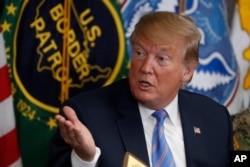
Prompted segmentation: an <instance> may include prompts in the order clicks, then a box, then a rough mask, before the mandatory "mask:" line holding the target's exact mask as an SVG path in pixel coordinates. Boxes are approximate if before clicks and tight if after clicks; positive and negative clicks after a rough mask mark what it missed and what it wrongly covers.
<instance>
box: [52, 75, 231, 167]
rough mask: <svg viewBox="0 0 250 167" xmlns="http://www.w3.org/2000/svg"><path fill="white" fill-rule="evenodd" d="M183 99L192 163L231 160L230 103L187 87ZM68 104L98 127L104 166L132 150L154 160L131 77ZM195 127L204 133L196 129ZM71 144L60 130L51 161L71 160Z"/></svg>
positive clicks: (115, 165)
mask: <svg viewBox="0 0 250 167" xmlns="http://www.w3.org/2000/svg"><path fill="white" fill-rule="evenodd" d="M178 104H179V110H180V117H181V122H182V128H183V136H184V144H185V153H186V163H187V166H188V167H225V166H228V161H229V150H230V149H233V144H232V126H231V121H230V116H229V113H228V111H227V109H226V108H225V107H223V106H222V105H219V104H218V103H216V102H214V101H213V100H211V99H209V98H207V97H205V96H203V95H198V94H195V93H191V92H188V91H185V90H180V91H179V101H178ZM64 105H69V106H71V107H73V108H74V109H75V111H76V112H77V115H78V117H79V119H80V120H81V121H82V122H83V123H84V124H85V125H86V126H87V127H88V129H89V130H90V132H91V133H92V135H93V137H94V140H95V143H96V145H97V146H98V147H99V148H100V149H101V156H100V159H99V166H100V167H121V166H122V162H123V157H124V154H125V152H126V151H129V152H131V153H132V154H134V155H135V156H137V157H138V158H140V159H141V160H142V161H144V162H145V163H146V164H149V159H148V153H147V148H146V141H145V137H144V132H143V127H142V121H141V117H140V113H139V109H138V104H137V101H136V100H135V99H134V98H133V97H132V95H131V93H130V89H129V84H128V80H127V79H124V80H121V81H118V82H115V83H114V84H112V85H110V86H107V87H104V88H99V89H96V90H92V91H88V92H85V93H81V94H80V95H78V96H76V97H73V98H71V99H70V100H68V101H66V102H65V103H64ZM61 114H62V113H61ZM194 127H198V128H199V129H200V131H201V133H200V134H195V133H194ZM71 150H72V149H71V148H70V146H68V145H67V144H65V142H64V140H63V139H62V138H61V137H60V133H59V132H58V131H57V132H56V134H55V136H54V137H53V139H52V142H51V147H50V153H51V155H50V159H49V165H48V166H54V167H55V166H58V167H62V166H71V158H70V155H71ZM177 161H178V160H177Z"/></svg>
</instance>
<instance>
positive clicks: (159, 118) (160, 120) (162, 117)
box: [152, 109, 168, 124]
mask: <svg viewBox="0 0 250 167" xmlns="http://www.w3.org/2000/svg"><path fill="white" fill-rule="evenodd" d="M167 115H168V113H167V112H166V111H165V110H164V109H162V110H157V111H155V112H154V113H153V114H152V116H153V117H155V118H156V120H157V123H159V124H163V122H164V120H165V118H166V117H167Z"/></svg>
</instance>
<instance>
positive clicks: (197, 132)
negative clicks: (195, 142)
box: [194, 126, 201, 134]
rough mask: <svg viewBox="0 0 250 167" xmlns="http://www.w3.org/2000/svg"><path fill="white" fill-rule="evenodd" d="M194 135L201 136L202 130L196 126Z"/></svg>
mask: <svg viewBox="0 0 250 167" xmlns="http://www.w3.org/2000/svg"><path fill="white" fill-rule="evenodd" d="M194 133H195V134H201V130H200V128H198V127H195V126H194Z"/></svg>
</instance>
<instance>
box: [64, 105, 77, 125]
mask: <svg viewBox="0 0 250 167" xmlns="http://www.w3.org/2000/svg"><path fill="white" fill-rule="evenodd" d="M63 112H64V114H65V116H66V117H67V119H68V120H70V121H71V122H72V123H73V124H74V123H76V122H78V118H77V115H76V113H75V111H74V110H73V109H72V108H71V107H69V106H64V107H63Z"/></svg>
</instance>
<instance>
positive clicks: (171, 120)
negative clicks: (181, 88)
mask: <svg viewBox="0 0 250 167" xmlns="http://www.w3.org/2000/svg"><path fill="white" fill-rule="evenodd" d="M164 109H165V110H166V111H167V113H168V115H169V117H167V118H166V119H165V121H164V128H165V129H164V133H165V137H166V140H167V142H168V145H169V147H170V149H171V151H172V154H173V157H174V160H175V164H176V167H186V157H185V148H184V141H183V133H182V125H181V120H180V114H179V110H178V96H176V97H175V98H174V100H173V101H172V102H171V103H170V104H169V105H168V106H166V107H165V108H164ZM139 110H140V114H141V118H142V124H143V128H144V134H145V138H146V143H147V149H148V156H149V161H150V164H151V166H152V137H153V131H154V127H155V124H156V119H155V118H154V117H153V116H152V115H151V114H152V113H153V112H155V110H151V109H148V108H146V107H145V106H143V105H141V104H139Z"/></svg>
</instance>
